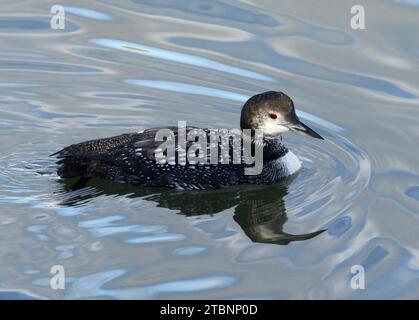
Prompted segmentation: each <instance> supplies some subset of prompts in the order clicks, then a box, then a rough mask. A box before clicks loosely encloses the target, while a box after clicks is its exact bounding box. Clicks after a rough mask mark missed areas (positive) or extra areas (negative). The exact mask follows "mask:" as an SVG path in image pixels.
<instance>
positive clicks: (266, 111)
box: [240, 91, 323, 139]
mask: <svg viewBox="0 0 419 320" xmlns="http://www.w3.org/2000/svg"><path fill="white" fill-rule="evenodd" d="M240 127H241V129H242V130H243V129H261V130H262V131H263V135H264V136H266V137H278V136H279V135H280V134H281V133H284V132H287V131H300V132H303V133H305V134H307V135H309V136H312V137H314V138H318V139H323V138H322V137H321V136H320V135H319V134H318V133H317V132H315V131H314V130H312V129H310V128H309V127H308V126H306V125H305V124H303V123H302V122H301V121H300V119H299V118H298V117H297V115H296V114H295V109H294V103H293V102H292V100H291V98H290V97H288V96H287V95H286V94H285V93H282V92H277V91H268V92H264V93H260V94H257V95H254V96H253V97H251V98H250V99H249V100H247V101H246V103H245V104H244V106H243V108H242V112H241V118H240Z"/></svg>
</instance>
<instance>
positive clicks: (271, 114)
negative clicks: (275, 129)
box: [269, 113, 278, 119]
mask: <svg viewBox="0 0 419 320" xmlns="http://www.w3.org/2000/svg"><path fill="white" fill-rule="evenodd" d="M269 117H271V119H276V118H278V116H277V115H276V114H275V113H270V114H269Z"/></svg>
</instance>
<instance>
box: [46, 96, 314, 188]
mask: <svg viewBox="0 0 419 320" xmlns="http://www.w3.org/2000/svg"><path fill="white" fill-rule="evenodd" d="M261 95H265V96H264V97H262V98H264V99H261V97H259V96H261ZM261 95H258V96H255V97H258V99H255V97H253V98H251V99H250V100H249V101H248V102H247V103H246V104H245V106H244V107H243V111H242V119H241V128H242V129H258V128H259V127H262V128H267V129H265V130H264V134H265V135H264V137H263V140H262V143H263V166H262V168H261V170H260V172H258V174H245V170H246V168H249V167H250V164H249V162H246V159H245V156H244V154H243V150H240V151H239V153H240V156H242V158H241V159H240V161H238V162H237V161H236V162H233V160H232V159H233V154H234V152H237V150H234V146H233V144H229V146H228V149H227V150H228V153H229V156H230V161H229V162H228V163H213V162H212V161H211V160H213V158H211V151H212V149H211V148H210V147H208V148H206V149H205V150H204V152H203V157H202V159H201V160H202V161H200V162H198V163H196V161H195V162H193V161H190V159H189V158H188V157H185V158H186V162H184V163H180V162H179V159H180V157H181V156H182V152H183V153H184V151H185V150H184V149H183V148H180V146H179V144H178V140H179V139H178V138H179V136H180V134H179V128H178V127H167V128H152V129H147V130H143V131H141V132H136V133H130V134H123V135H119V136H115V137H111V138H104V139H97V140H90V141H86V142H82V143H78V144H74V145H71V146H69V147H66V148H64V149H62V150H61V151H59V152H57V153H55V154H54V155H56V156H57V158H58V164H59V165H60V167H59V169H58V175H59V176H60V177H61V178H72V177H81V178H92V177H100V178H104V179H109V180H113V181H120V182H127V183H132V184H137V185H141V186H145V187H171V188H180V189H215V188H221V187H226V186H233V185H242V184H272V183H277V182H279V181H281V180H283V179H284V178H286V177H288V176H290V175H292V174H294V173H296V172H297V171H298V170H299V169H300V167H301V163H300V161H299V160H298V158H297V157H296V156H295V155H294V154H293V153H292V152H291V151H289V150H288V149H287V148H286V147H285V146H284V145H283V144H282V141H281V139H280V138H279V133H281V132H284V129H283V128H285V127H284V125H285V124H283V123H280V124H278V125H276V124H275V123H276V122H272V123H269V125H267V124H266V121H271V120H276V118H277V114H278V116H279V115H280V112H279V111H281V110H277V111H276V113H275V119H274V117H273V116H272V112H274V111H275V110H276V109H275V106H273V107H272V106H269V103H268V106H267V107H266V104H265V106H263V103H264V102H272V101H271V100H272V99H274V100H275V99H278V98H279V99H283V97H287V96H286V95H284V94H282V93H275V92H267V93H264V94H261ZM287 98H288V97H287ZM252 99H254V101H252ZM260 99H261V100H260ZM288 99H289V98H288ZM289 100H291V99H289ZM281 101H282V100H281ZM286 101H288V100H286ZM274 102H275V101H274ZM255 103H256V105H257V106H260V105H261V103H262V109H264V108H265V109H266V108H267V110H268V113H267V114H268V117H270V118H269V119H271V120H266V119H265V118H266V117H265V118H263V121H262V122H260V123H261V124H264V126H262V125H257V124H253V122H254V120H255V119H254V118H253V115H252V116H251V119H249V121H248V122H249V123H252V124H251V125H249V126H247V125H246V119H245V118H246V115H243V113H244V112H246V110H245V109H246V105H247V104H250V106H248V107H250V108H251V110H252V112H254V111H255V110H254V108H252V104H253V105H254V104H255ZM291 103H292V101H291ZM271 109H273V111H272V110H271ZM256 111H257V110H256ZM291 111H292V112H291V115H288V116H289V117H292V119H291V120H292V121H294V122H292V121H291V122H292V124H293V125H296V124H300V122H299V120H298V118H297V117H296V115H295V113H293V112H294V109H293V105H292V108H291ZM288 112H289V110H288ZM256 114H257V117H259V118H260V117H262V116H264V115H263V113H261V112H259V113H256ZM243 118H244V119H243ZM250 120H252V121H250ZM291 122H290V123H291ZM278 123H279V122H278ZM276 126H279V129H278V130H276ZM302 126H303V125H302V124H301V127H299V128H300V129H299V130H301V131H306V133H307V130H311V129H309V128H308V127H306V126H305V125H304V127H302ZM246 127H248V128H246ZM305 128H307V129H305ZM160 129H166V130H167V129H168V130H170V131H171V132H173V134H174V137H175V138H176V143H175V146H176V147H175V159H174V160H175V161H174V163H172V164H171V163H169V162H167V161H166V162H165V163H163V162H161V161H160V160H158V159H157V158H156V150H159V148H161V144H162V142H161V141H158V139H156V134H157V133H158V131H159V130H160ZM196 130H201V133H202V132H203V133H206V134H208V137H209V136H210V129H199V128H195V127H186V128H185V132H186V134H188V133H189V132H191V131H196ZM276 131H279V132H278V133H277V132H276ZM308 134H310V135H313V136H314V135H317V136H318V134H316V133H315V132H314V131H312V130H311V132H308ZM317 136H316V137H317ZM318 137H320V136H318ZM188 140H189V139H188ZM228 141H230V140H228ZM244 141H245V140H244V138H243V140H242V144H241V145H242V146H244ZM251 141H252V142H251V144H250V145H251V146H252V147H253V149H252V150H253V152H255V144H256V143H257V141H255V140H254V139H252V140H251ZM194 142H195V141H187V140H186V145H185V146H186V150H188V149H189V148H190V147H191V145H192V144H193V143H194ZM208 142H209V138H208ZM208 146H210V144H208ZM217 148H218V156H217V159H218V160H220V161H221V154H222V150H221V148H222V145H221V144H220V145H218V147H217ZM186 152H187V151H186ZM172 160H173V159H172ZM220 161H218V162H220Z"/></svg>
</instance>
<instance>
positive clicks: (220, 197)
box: [59, 179, 325, 245]
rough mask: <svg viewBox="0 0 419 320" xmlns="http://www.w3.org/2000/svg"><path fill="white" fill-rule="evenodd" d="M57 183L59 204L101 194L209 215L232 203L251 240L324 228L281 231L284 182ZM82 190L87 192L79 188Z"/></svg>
mask: <svg viewBox="0 0 419 320" xmlns="http://www.w3.org/2000/svg"><path fill="white" fill-rule="evenodd" d="M60 183H62V184H63V187H64V190H65V193H64V194H60V195H59V197H60V199H61V200H60V202H59V205H62V206H75V205H78V204H79V203H80V202H83V203H85V202H86V201H88V200H89V199H93V198H94V197H97V196H99V195H101V194H105V195H117V196H126V197H127V198H142V199H143V200H147V201H154V202H156V203H157V204H158V206H159V207H162V208H168V209H171V210H177V211H179V213H180V214H183V215H185V216H198V215H212V214H216V213H219V212H221V211H223V210H226V209H228V208H232V207H235V209H234V216H233V218H234V220H235V221H236V222H237V223H238V224H239V225H240V227H241V228H242V229H243V231H244V232H245V233H246V235H247V236H248V237H249V238H250V239H251V240H252V241H254V242H261V243H275V244H281V245H286V244H288V243H290V242H292V241H301V240H307V239H311V238H313V237H315V236H317V235H319V234H320V233H322V232H323V231H325V230H319V231H315V232H311V233H306V234H299V235H293V234H289V233H286V232H284V231H283V226H284V224H285V222H286V221H287V219H288V218H287V214H286V209H285V203H284V200H283V197H284V196H285V195H286V194H287V185H286V183H283V184H278V185H273V186H243V187H233V188H226V189H222V190H210V191H181V190H173V189H164V188H141V187H137V186H133V185H129V184H120V183H115V182H109V181H104V180H101V179H91V180H77V181H75V180H74V179H72V180H65V181H63V180H60ZM86 187H89V188H86ZM92 187H93V188H92ZM82 190H83V191H86V190H90V192H81V191H82Z"/></svg>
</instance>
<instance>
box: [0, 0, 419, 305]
mask: <svg viewBox="0 0 419 320" xmlns="http://www.w3.org/2000/svg"><path fill="white" fill-rule="evenodd" d="M55 4H56V3H52V2H50V1H43V0H42V1H26V2H18V1H11V0H10V1H3V2H2V3H1V4H0V9H1V12H2V15H1V17H0V39H1V43H2V46H1V49H0V71H1V72H0V168H1V170H0V244H1V245H0V299H83V298H115V299H190V298H192V299H213V298H216V299H236V298H242V299H290V298H297V299H319V298H326V299H336V298H337V299H371V298H379V299H380V298H382V299H405V298H419V248H418V243H419V241H418V240H419V216H418V212H419V191H418V190H419V174H418V172H419V156H418V153H417V152H416V150H417V141H418V138H419V131H418V129H417V119H418V118H419V109H418V106H419V99H418V97H419V87H418V83H417V79H418V78H419V63H418V60H419V39H418V37H417V35H418V34H419V19H418V15H419V5H418V1H413V0H409V1H402V0H398V1H397V0H395V1H391V0H386V1H378V0H377V1H358V4H362V5H364V6H365V12H366V26H367V29H366V30H352V29H351V27H350V18H351V14H350V8H351V6H352V5H353V3H351V2H350V1H349V2H348V1H339V2H336V3H335V2H334V4H333V6H330V1H316V2H312V1H308V0H307V1H306V0H304V1H298V2H296V1H277V2H275V1H262V0H257V1H251V2H250V1H192V2H191V1H186V0H185V1H183V0H182V1H168V0H167V1H166V0H154V1H153V0H133V1H127V0H123V1H111V0H105V1H69V0H68V1H61V2H60V5H62V6H63V7H64V9H65V29H64V30H53V29H52V28H51V26H50V19H51V17H52V14H51V13H50V10H51V6H53V5H55ZM267 90H281V91H284V92H286V93H287V94H288V95H290V96H291V97H292V98H293V100H294V102H295V105H296V108H297V113H298V115H299V116H300V118H302V119H304V122H306V123H307V124H308V125H309V126H310V127H312V128H313V129H315V130H316V131H317V132H319V134H321V135H322V136H323V137H325V139H326V140H325V141H319V140H315V139H309V138H307V137H304V136H302V135H298V134H286V135H284V137H283V140H284V143H285V144H286V145H287V146H288V147H289V148H290V149H291V150H292V151H293V152H294V153H295V154H296V155H297V156H298V157H299V158H300V160H301V161H302V163H303V169H302V170H301V172H300V173H299V175H298V176H297V177H296V178H295V179H294V180H293V181H292V182H290V183H288V184H286V185H285V184H279V185H275V186H261V187H238V188H230V189H227V190H221V191H220V190H216V191H209V192H196V191H195V192H185V191H178V190H162V189H141V188H137V187H133V186H129V185H121V184H116V183H111V182H106V181H101V180H92V181H90V182H89V183H88V184H87V186H86V187H85V188H82V189H78V190H73V189H72V188H71V186H72V184H73V183H74V181H62V180H60V179H58V177H57V175H56V168H57V167H56V164H55V163H54V159H52V158H50V157H49V154H51V153H53V152H55V151H57V150H59V149H60V148H62V147H64V146H66V145H69V144H72V143H76V142H80V141H83V140H88V139H92V138H99V137H108V136H113V135H118V134H121V133H126V132H132V131H139V130H141V129H144V128H147V127H155V126H167V125H176V124H177V121H178V120H181V121H187V123H188V124H189V125H196V126H204V127H217V128H220V127H221V128H235V127H238V125H239V123H238V119H239V113H240V108H241V105H242V104H243V102H244V101H246V99H248V98H249V97H250V96H252V95H254V94H256V93H260V92H263V91H267ZM322 230H324V232H320V231H322ZM56 265H60V266H62V267H63V268H64V270H65V280H64V283H65V288H64V289H62V290H61V289H57V290H55V289H53V288H52V287H51V278H52V277H53V276H54V275H53V274H51V273H50V270H51V268H52V267H53V266H56ZM355 265H361V266H362V267H363V268H364V270H365V289H363V290H356V289H353V288H352V287H351V279H352V277H353V274H351V268H352V267H353V266H355Z"/></svg>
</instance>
